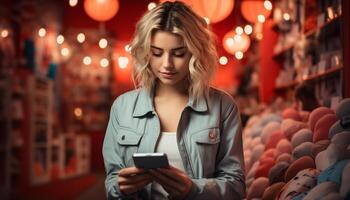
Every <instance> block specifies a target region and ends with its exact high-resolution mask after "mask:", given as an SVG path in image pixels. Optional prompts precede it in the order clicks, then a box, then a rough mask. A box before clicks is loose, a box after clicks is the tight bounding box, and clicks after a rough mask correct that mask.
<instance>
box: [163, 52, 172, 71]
mask: <svg viewBox="0 0 350 200" xmlns="http://www.w3.org/2000/svg"><path fill="white" fill-rule="evenodd" d="M162 64H163V67H164V68H171V67H172V58H171V55H170V54H165V55H164V57H163V63H162Z"/></svg>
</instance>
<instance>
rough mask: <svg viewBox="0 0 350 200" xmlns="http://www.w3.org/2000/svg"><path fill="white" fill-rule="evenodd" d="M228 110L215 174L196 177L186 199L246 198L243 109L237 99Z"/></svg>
mask: <svg viewBox="0 0 350 200" xmlns="http://www.w3.org/2000/svg"><path fill="white" fill-rule="evenodd" d="M225 110H226V111H224V113H225V114H224V117H223V120H222V122H221V140H220V147H219V152H218V154H217V160H216V167H215V169H216V170H215V174H214V178H208V179H192V181H193V183H194V184H193V187H192V188H191V191H190V193H189V194H188V196H187V198H186V199H201V200H204V199H208V200H209V199H243V198H244V196H245V175H244V160H243V146H242V127H241V120H240V116H239V111H238V108H237V106H236V105H235V104H234V103H233V102H232V104H230V105H229V106H228V108H226V109H225Z"/></svg>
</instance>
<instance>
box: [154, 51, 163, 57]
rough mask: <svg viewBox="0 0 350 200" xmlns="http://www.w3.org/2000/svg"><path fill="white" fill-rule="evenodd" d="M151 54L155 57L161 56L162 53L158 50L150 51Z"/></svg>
mask: <svg viewBox="0 0 350 200" xmlns="http://www.w3.org/2000/svg"><path fill="white" fill-rule="evenodd" d="M152 55H153V56H156V57H161V56H162V53H159V52H152Z"/></svg>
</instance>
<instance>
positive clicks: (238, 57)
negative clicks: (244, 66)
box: [235, 51, 243, 60]
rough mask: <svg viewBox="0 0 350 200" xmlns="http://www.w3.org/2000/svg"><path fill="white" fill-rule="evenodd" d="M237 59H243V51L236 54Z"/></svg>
mask: <svg viewBox="0 0 350 200" xmlns="http://www.w3.org/2000/svg"><path fill="white" fill-rule="evenodd" d="M235 57H236V58H237V59H238V60H241V59H242V58H243V52H241V51H237V52H236V53H235Z"/></svg>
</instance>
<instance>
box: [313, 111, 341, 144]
mask: <svg viewBox="0 0 350 200" xmlns="http://www.w3.org/2000/svg"><path fill="white" fill-rule="evenodd" d="M336 121H337V117H336V116H335V114H326V115H324V116H323V117H321V119H319V120H318V121H317V123H316V125H315V129H314V134H313V138H312V141H313V142H314V143H316V142H317V141H320V140H326V139H328V132H329V129H330V128H331V126H332V125H333V124H334V123H335V122H336Z"/></svg>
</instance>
